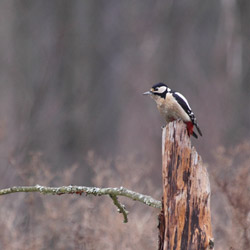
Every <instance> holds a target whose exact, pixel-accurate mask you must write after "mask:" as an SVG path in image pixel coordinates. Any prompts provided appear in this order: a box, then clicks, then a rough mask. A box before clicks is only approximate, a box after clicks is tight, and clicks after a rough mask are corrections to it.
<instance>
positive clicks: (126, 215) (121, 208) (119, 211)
mask: <svg viewBox="0 0 250 250" xmlns="http://www.w3.org/2000/svg"><path fill="white" fill-rule="evenodd" d="M109 196H110V198H111V199H112V200H113V202H114V205H115V206H117V208H118V209H117V211H118V213H122V214H123V217H124V220H123V222H124V223H127V222H128V211H127V210H126V208H125V206H124V205H123V204H121V203H120V202H119V201H118V198H117V196H116V195H113V194H110V195H109Z"/></svg>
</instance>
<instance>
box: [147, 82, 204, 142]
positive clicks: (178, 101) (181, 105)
mask: <svg viewBox="0 0 250 250" xmlns="http://www.w3.org/2000/svg"><path fill="white" fill-rule="evenodd" d="M144 95H150V96H151V97H152V98H153V99H154V100H155V102H156V104H157V108H158V110H159V111H160V113H161V114H162V115H163V117H164V118H165V120H166V122H167V123H168V122H171V121H174V120H178V119H181V120H183V121H184V122H185V123H186V125H187V131H188V134H189V135H193V136H194V137H195V138H198V136H197V134H196V133H195V132H194V131H193V127H194V126H195V127H196V129H197V131H198V133H199V134H200V135H201V136H202V133H201V130H200V128H199V126H198V123H197V121H196V117H195V115H194V113H193V111H192V109H191V107H190V106H189V104H188V101H187V99H186V98H185V97H184V96H183V95H182V94H181V93H179V92H176V91H173V90H171V89H170V88H169V87H168V86H167V85H166V84H164V83H158V84H155V85H154V86H153V87H152V88H151V89H150V91H147V92H145V93H144Z"/></svg>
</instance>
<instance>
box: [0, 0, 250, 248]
mask: <svg viewBox="0 0 250 250" xmlns="http://www.w3.org/2000/svg"><path fill="white" fill-rule="evenodd" d="M249 24H250V1H248V0H219V1H218V0H210V1H198V0H190V1H184V0H179V1H174V0H169V1H152V0H151V1H149V0H144V1H135V0H133V1H116V0H110V1H103V0H102V1H101V0H100V1H93V0H85V1H80V0H79V1H77V0H71V1H67V0H54V1H50V0H36V1H31V0H23V1H14V0H2V1H1V2H0V36H1V39H0V55H1V56H0V175H1V176H2V177H1V188H5V187H10V186H13V185H35V184H40V185H51V186H60V185H69V184H73V185H89V186H92V185H94V186H102V187H106V186H114V187H115V186H125V187H127V188H130V189H132V190H134V191H137V192H141V193H144V194H148V195H151V196H153V197H154V198H156V199H161V195H162V186H161V126H162V125H163V120H162V118H161V117H160V115H159V114H158V111H157V110H156V107H155V104H154V103H153V101H152V100H150V98H147V97H144V96H142V93H143V92H144V91H147V90H149V88H150V87H151V86H152V85H153V84H155V83H157V82H166V83H168V85H169V86H170V87H171V88H172V89H175V90H178V91H180V92H181V93H183V94H184V95H185V96H186V97H187V99H188V100H189V103H190V105H191V107H192V109H193V111H194V113H195V114H196V116H197V119H198V122H199V124H200V127H201V129H202V132H203V134H204V136H203V137H202V138H200V139H199V140H195V139H193V138H192V143H193V145H194V146H195V147H196V149H197V151H198V152H199V153H200V154H201V156H202V158H203V161H204V163H205V164H206V165H207V168H208V171H209V174H210V182H211V188H212V197H211V208H212V221H213V234H214V237H215V244H216V245H215V246H216V249H217V250H224V249H250V199H249V194H250V174H249V172H250V142H249V139H250V130H249V128H250V83H249V80H250V28H249V27H250V26H249ZM121 201H123V203H125V204H126V205H127V209H128V210H129V211H130V215H129V222H128V224H123V222H122V221H123V218H122V216H121V215H119V214H118V213H117V211H116V208H115V207H114V206H113V204H112V201H111V200H110V199H109V198H107V197H100V198H96V197H79V196H70V195H66V196H42V195H39V194H12V195H8V196H5V197H1V207H0V214H1V216H0V226H1V232H0V249H25V250H30V249H112V250H115V249H146V250H149V249H157V240H158V230H157V223H158V222H157V214H158V212H159V211H158V210H157V209H153V208H149V207H146V206H144V205H142V204H140V203H138V202H131V201H129V200H127V199H125V200H124V199H121Z"/></svg>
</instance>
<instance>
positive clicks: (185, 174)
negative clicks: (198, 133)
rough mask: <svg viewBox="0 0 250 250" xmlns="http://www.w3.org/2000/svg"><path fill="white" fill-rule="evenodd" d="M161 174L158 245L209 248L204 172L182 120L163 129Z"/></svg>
mask: <svg viewBox="0 0 250 250" xmlns="http://www.w3.org/2000/svg"><path fill="white" fill-rule="evenodd" d="M162 174H163V201H162V204H163V208H162V211H161V213H160V215H159V249H160V250H163V249H164V250H168V249H171V250H172V249H181V250H186V249H192V250H193V249H197V250H198V249H199V250H200V249H213V239H212V228H211V214H210V183H209V179H208V173H207V170H206V167H205V166H204V165H202V160H201V157H200V156H199V155H198V153H197V152H196V150H195V148H194V147H191V141H190V138H189V136H188V135H187V131H186V126H185V124H184V123H183V122H182V121H174V122H171V123H169V124H168V125H167V126H166V127H165V128H164V129H163V133H162Z"/></svg>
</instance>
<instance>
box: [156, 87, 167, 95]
mask: <svg viewBox="0 0 250 250" xmlns="http://www.w3.org/2000/svg"><path fill="white" fill-rule="evenodd" d="M166 89H167V87H166V86H161V87H159V88H158V89H157V90H155V91H154V92H155V93H160V94H162V93H164V92H165V91H166Z"/></svg>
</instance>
